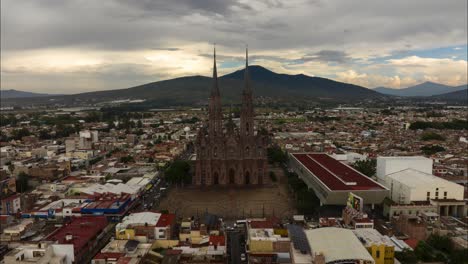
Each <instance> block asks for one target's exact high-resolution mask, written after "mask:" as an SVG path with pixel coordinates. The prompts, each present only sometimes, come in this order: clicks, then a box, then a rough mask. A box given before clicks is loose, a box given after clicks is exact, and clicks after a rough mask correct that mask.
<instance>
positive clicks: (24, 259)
mask: <svg viewBox="0 0 468 264" xmlns="http://www.w3.org/2000/svg"><path fill="white" fill-rule="evenodd" d="M3 261H4V263H5V264H33V263H38V264H41V263H50V264H72V263H77V262H75V257H74V255H73V245H58V244H52V243H50V242H39V243H34V244H33V243H30V244H23V245H21V246H19V247H17V248H15V249H13V250H12V251H10V252H8V253H7V254H6V255H5V256H4V260H3Z"/></svg>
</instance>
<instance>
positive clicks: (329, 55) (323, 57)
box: [297, 50, 351, 63]
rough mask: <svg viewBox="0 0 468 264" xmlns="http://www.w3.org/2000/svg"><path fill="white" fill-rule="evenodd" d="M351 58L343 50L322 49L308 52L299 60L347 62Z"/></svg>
mask: <svg viewBox="0 0 468 264" xmlns="http://www.w3.org/2000/svg"><path fill="white" fill-rule="evenodd" d="M350 59H351V58H350V57H349V56H348V54H346V53H345V52H343V51H338V50H321V51H319V52H316V53H312V54H307V55H305V56H304V57H302V58H300V59H299V60H297V61H302V62H306V61H321V62H327V63H329V62H336V63H346V62H348V61H349V60H350Z"/></svg>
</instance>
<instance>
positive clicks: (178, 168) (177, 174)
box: [165, 160, 192, 185]
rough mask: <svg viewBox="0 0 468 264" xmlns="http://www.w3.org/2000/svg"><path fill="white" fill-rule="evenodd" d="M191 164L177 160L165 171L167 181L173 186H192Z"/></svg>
mask: <svg viewBox="0 0 468 264" xmlns="http://www.w3.org/2000/svg"><path fill="white" fill-rule="evenodd" d="M189 171H190V164H189V163H188V162H187V161H184V160H176V161H174V162H173V163H171V164H170V165H169V167H168V168H167V169H166V170H165V177H166V180H167V181H168V182H170V183H172V184H181V185H184V184H190V183H191V182H192V177H191V176H190V173H189Z"/></svg>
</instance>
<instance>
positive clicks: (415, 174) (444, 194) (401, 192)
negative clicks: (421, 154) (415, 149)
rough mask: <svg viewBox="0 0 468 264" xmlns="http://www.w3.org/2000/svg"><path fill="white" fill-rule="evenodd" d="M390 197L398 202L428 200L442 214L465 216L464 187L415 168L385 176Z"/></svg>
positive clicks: (409, 202)
mask: <svg viewBox="0 0 468 264" xmlns="http://www.w3.org/2000/svg"><path fill="white" fill-rule="evenodd" d="M385 185H386V186H387V187H388V188H390V198H391V199H392V201H394V202H396V203H397V204H411V203H414V202H418V201H419V202H420V201H426V202H427V203H428V204H433V205H435V206H437V208H438V213H439V214H441V215H451V216H459V217H465V216H466V215H467V208H468V207H467V206H466V202H465V201H464V200H463V199H464V198H463V195H464V187H463V186H461V185H459V184H456V183H453V182H450V181H447V180H444V179H442V178H439V177H437V176H434V175H432V174H430V173H425V172H422V171H418V170H415V169H412V168H410V169H404V170H401V171H398V172H393V173H390V174H387V175H386V176H385Z"/></svg>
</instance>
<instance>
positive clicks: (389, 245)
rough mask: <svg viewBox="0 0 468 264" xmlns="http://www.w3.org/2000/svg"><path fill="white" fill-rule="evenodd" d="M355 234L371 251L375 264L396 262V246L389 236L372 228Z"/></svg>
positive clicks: (356, 230) (359, 230)
mask: <svg viewBox="0 0 468 264" xmlns="http://www.w3.org/2000/svg"><path fill="white" fill-rule="evenodd" d="M353 232H354V234H355V235H356V236H357V237H358V238H359V240H360V241H361V242H362V243H363V245H364V246H365V247H366V249H367V251H369V254H371V256H372V258H373V259H374V260H375V264H393V263H394V262H395V246H394V244H393V242H392V241H391V240H390V238H389V237H388V236H383V235H382V234H380V233H379V231H377V230H375V229H372V228H358V229H355V230H353Z"/></svg>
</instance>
